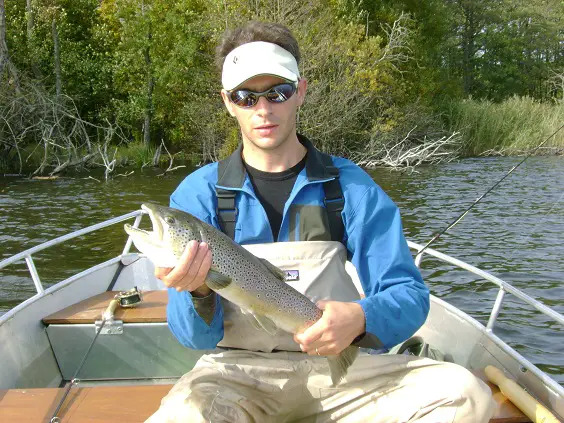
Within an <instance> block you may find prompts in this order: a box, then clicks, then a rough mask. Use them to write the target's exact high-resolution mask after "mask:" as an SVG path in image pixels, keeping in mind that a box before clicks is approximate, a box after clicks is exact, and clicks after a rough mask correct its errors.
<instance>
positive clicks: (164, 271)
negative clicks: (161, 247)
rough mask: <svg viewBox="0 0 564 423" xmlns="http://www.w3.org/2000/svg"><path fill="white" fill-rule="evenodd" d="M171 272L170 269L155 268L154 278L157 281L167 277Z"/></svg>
mask: <svg viewBox="0 0 564 423" xmlns="http://www.w3.org/2000/svg"><path fill="white" fill-rule="evenodd" d="M171 270H172V267H155V277H156V278H157V279H162V278H164V277H165V276H166V275H168V274H169V273H170V272H171Z"/></svg>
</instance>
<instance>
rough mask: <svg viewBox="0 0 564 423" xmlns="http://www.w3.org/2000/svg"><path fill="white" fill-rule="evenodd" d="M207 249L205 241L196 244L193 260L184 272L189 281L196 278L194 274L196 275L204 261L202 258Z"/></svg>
mask: <svg viewBox="0 0 564 423" xmlns="http://www.w3.org/2000/svg"><path fill="white" fill-rule="evenodd" d="M208 251H209V247H208V244H206V243H205V242H202V243H201V244H200V245H199V246H198V249H197V251H196V255H195V256H194V260H192V263H191V264H190V267H189V268H188V270H187V272H186V276H187V278H188V279H189V280H190V281H193V280H194V279H195V278H196V275H198V272H199V271H200V267H201V266H202V263H203V262H204V259H205V258H206V255H207V253H208ZM206 274H207V271H206Z"/></svg>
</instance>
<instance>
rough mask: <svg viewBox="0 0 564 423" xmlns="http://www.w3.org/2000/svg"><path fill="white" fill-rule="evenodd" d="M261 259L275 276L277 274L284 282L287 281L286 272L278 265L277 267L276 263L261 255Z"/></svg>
mask: <svg viewBox="0 0 564 423" xmlns="http://www.w3.org/2000/svg"><path fill="white" fill-rule="evenodd" d="M259 260H260V261H261V263H262V264H264V265H265V266H266V268H267V269H268V271H269V272H270V273H272V274H273V275H274V276H276V279H280V280H281V281H282V282H286V272H284V271H283V270H280V269H279V268H278V267H276V266H275V265H273V264H272V263H271V262H269V261H268V260H266V259H263V258H260V257H259Z"/></svg>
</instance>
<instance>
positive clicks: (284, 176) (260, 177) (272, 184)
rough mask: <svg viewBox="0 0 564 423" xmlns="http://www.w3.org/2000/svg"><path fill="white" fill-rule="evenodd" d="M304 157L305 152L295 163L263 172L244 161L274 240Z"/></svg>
mask: <svg viewBox="0 0 564 423" xmlns="http://www.w3.org/2000/svg"><path fill="white" fill-rule="evenodd" d="M306 158H307V154H306V155H305V156H304V158H303V159H302V160H301V161H300V162H299V163H298V164H297V165H295V166H292V167H291V168H289V169H287V170H284V171H282V172H263V171H262V170H258V169H255V168H254V167H251V166H249V165H248V164H246V163H245V168H246V169H247V173H248V175H249V179H250V180H251V183H252V184H253V189H254V190H255V194H256V196H257V197H258V199H259V201H260V202H261V204H262V206H263V207H264V210H265V211H266V215H267V216H268V221H269V222H270V227H271V228H272V236H273V237H274V241H277V240H278V233H279V232H280V225H281V224H282V215H283V213H284V205H285V204H286V201H287V200H288V197H289V196H290V193H291V192H292V188H293V187H294V183H295V182H296V178H297V177H298V174H299V173H300V172H301V171H302V169H303V168H304V167H305V163H306Z"/></svg>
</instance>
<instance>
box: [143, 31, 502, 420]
mask: <svg viewBox="0 0 564 423" xmlns="http://www.w3.org/2000/svg"><path fill="white" fill-rule="evenodd" d="M299 59H300V54H299V48H298V44H297V42H296V40H295V39H294V37H293V36H292V34H291V33H290V31H289V30H288V29H287V28H285V27H283V26H281V25H277V24H266V23H257V22H251V23H249V24H247V25H246V26H244V27H242V28H239V29H236V30H234V31H232V32H230V33H228V34H227V35H226V36H225V37H224V39H223V41H222V44H221V45H220V46H219V48H218V64H219V65H220V67H221V69H222V85H223V89H222V91H221V96H222V98H223V102H224V104H225V106H226V108H227V110H228V111H229V113H230V114H231V115H232V116H233V117H235V118H236V119H237V122H238V124H239V126H240V129H241V135H242V140H243V142H242V146H240V148H239V149H238V150H237V151H236V152H235V153H234V154H233V155H232V156H231V157H229V158H228V159H227V160H225V161H223V162H222V163H220V164H217V163H214V164H211V165H208V166H205V167H203V168H201V169H199V170H197V171H195V172H194V173H192V174H191V175H189V176H188V177H187V178H186V179H185V180H184V181H183V182H182V183H181V184H180V186H179V187H178V188H177V189H176V191H175V192H174V193H173V194H172V196H171V201H170V203H171V206H172V207H175V208H178V209H182V210H185V211H187V212H189V213H191V214H193V215H195V216H197V217H198V218H200V219H201V220H203V221H206V222H207V223H209V224H211V225H214V226H215V227H217V228H221V229H222V230H224V231H225V232H227V233H229V234H230V235H231V236H232V237H233V238H234V239H235V241H237V242H238V243H240V244H253V245H249V246H248V248H249V249H250V250H251V252H253V253H254V254H256V255H259V256H261V257H265V258H267V259H268V260H269V261H271V262H272V263H274V264H275V265H278V266H281V267H283V268H284V266H286V267H285V270H289V271H290V272H295V275H296V278H297V281H296V282H295V285H293V286H294V287H295V288H296V289H298V290H300V291H301V292H303V293H305V294H306V295H307V296H308V297H310V299H312V300H321V301H319V302H318V303H317V304H318V306H319V307H320V308H321V309H323V310H324V312H323V317H322V318H321V319H320V320H318V321H317V322H316V323H314V324H313V325H312V326H310V327H309V328H308V329H306V330H305V331H304V332H303V333H299V334H295V335H294V336H293V338H292V336H291V335H290V334H285V333H275V334H269V333H267V332H265V331H264V330H261V329H260V328H259V329H257V328H256V326H255V327H253V325H252V323H253V322H252V317H249V316H248V314H245V313H244V312H242V311H241V310H239V309H238V308H237V307H236V306H234V305H232V304H230V303H229V302H227V301H223V300H221V298H219V296H217V295H216V294H215V293H213V292H212V291H211V290H210V289H209V288H208V287H207V286H206V285H205V283H204V282H205V278H206V275H207V272H208V270H209V269H210V266H211V263H212V253H211V251H210V247H209V246H208V245H207V244H206V243H200V244H199V245H198V244H197V243H195V242H192V243H191V244H189V245H188V247H187V249H186V251H185V252H184V254H183V256H182V258H181V259H180V261H179V264H178V265H177V266H176V267H175V268H174V269H162V268H157V269H156V276H157V277H158V278H160V279H162V280H163V282H164V283H165V285H166V286H167V287H169V305H168V309H167V314H168V323H169V327H170V328H171V330H172V332H173V333H174V335H175V336H176V337H177V338H178V340H179V341H180V342H181V343H182V344H183V345H186V346H187V347H190V348H195V349H215V348H216V347H219V349H218V350H215V351H214V352H213V353H210V354H206V355H204V356H203V357H202V359H200V361H199V362H198V363H197V364H196V366H195V368H194V369H193V370H192V371H191V372H190V373H188V374H187V375H185V376H184V377H183V378H181V379H180V381H179V382H178V383H177V384H176V385H175V387H174V388H173V389H172V390H171V392H170V393H169V395H168V396H167V397H165V398H164V399H163V403H162V405H161V408H160V409H159V410H158V412H157V413H155V415H154V416H153V417H152V418H151V419H150V421H190V422H199V421H202V422H203V421H206V422H207V421H211V422H214V423H215V422H223V421H226V422H227V421H230V422H237V423H239V422H261V423H262V422H278V421H316V422H321V421H354V422H358V421H370V422H376V421H397V422H403V421H426V422H443V421H444V422H453V421H457V422H463V421H464V422H482V421H484V422H487V421H488V420H489V418H490V416H491V414H492V411H493V404H492V400H491V394H490V391H489V389H488V388H487V386H485V385H484V384H483V383H482V382H481V381H478V380H477V379H476V378H474V377H473V376H472V375H471V374H470V373H469V372H467V371H466V370H465V369H463V368H462V367H459V366H456V365H452V364H448V363H438V362H435V361H432V360H429V359H421V358H415V357H409V356H405V355H369V354H361V355H360V356H359V357H358V358H357V359H356V360H355V362H354V363H353V365H352V366H351V367H350V368H349V371H348V375H347V376H346V378H345V379H344V380H343V381H342V382H341V383H340V384H338V385H337V386H332V384H331V379H330V376H329V371H328V366H327V360H325V359H324V357H323V356H332V355H336V354H339V353H340V352H341V351H343V350H344V349H345V348H347V347H348V346H349V345H350V344H351V343H353V342H356V343H359V342H360V343H362V342H365V343H366V344H367V345H370V346H371V347H372V348H373V349H375V350H378V349H382V348H390V347H392V346H394V345H397V344H399V343H401V342H403V341H405V340H406V339H407V338H409V337H410V336H411V335H412V334H413V333H414V332H415V331H416V330H417V329H418V328H419V327H420V326H421V325H422V324H423V323H424V322H425V319H426V317H427V313H428V311H429V291H428V289H427V287H426V286H425V284H424V283H423V281H422V278H421V275H420V273H419V271H418V269H417V268H416V266H415V265H414V262H413V259H412V257H411V254H410V251H409V248H408V246H407V243H406V241H405V239H404V236H403V232H402V226H401V220H400V215H399V211H398V209H397V207H396V206H395V204H394V203H393V202H392V201H391V200H390V199H389V198H388V197H387V195H386V194H385V193H384V192H383V191H382V190H381V189H380V188H379V187H378V186H377V185H376V184H375V183H374V181H373V180H372V179H371V178H370V177H369V176H368V175H367V174H366V173H365V172H364V171H362V170H361V169H360V168H359V167H357V166H356V165H354V164H353V163H352V162H350V161H348V160H346V159H343V158H338V157H330V156H326V155H323V154H322V153H320V152H319V151H318V150H316V149H315V148H314V147H313V145H312V143H311V142H310V141H309V140H308V139H307V138H305V137H304V136H302V135H299V134H297V133H296V115H297V111H298V108H299V107H300V106H301V105H302V104H303V102H304V99H305V95H306V91H307V82H306V80H305V79H303V78H301V77H300V74H299V70H298V62H299ZM328 158H329V159H328ZM337 175H338V178H337V177H336V176H337ZM336 184H338V185H336ZM335 192H337V194H335ZM218 195H219V196H218ZM230 199H231V200H230ZM230 201H231V202H230ZM335 204H337V207H335ZM335 216H336V217H337V219H335ZM336 222H337V223H336ZM341 222H342V223H341ZM338 225H341V229H342V230H339V228H338ZM336 227H337V229H335V228H336ZM347 257H348V258H349V259H350V261H351V262H352V263H353V264H354V266H355V267H356V269H357V271H358V276H359V279H360V283H361V285H362V290H363V291H364V294H365V298H362V299H360V297H359V293H358V290H356V289H355V287H354V284H353V283H352V280H351V278H350V277H349V276H348V274H347V273H346V272H345V270H344V262H345V261H346V259H347ZM312 263H313V264H312ZM294 267H295V269H294ZM291 274H292V275H294V273H291ZM304 353H306V354H304Z"/></svg>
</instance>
